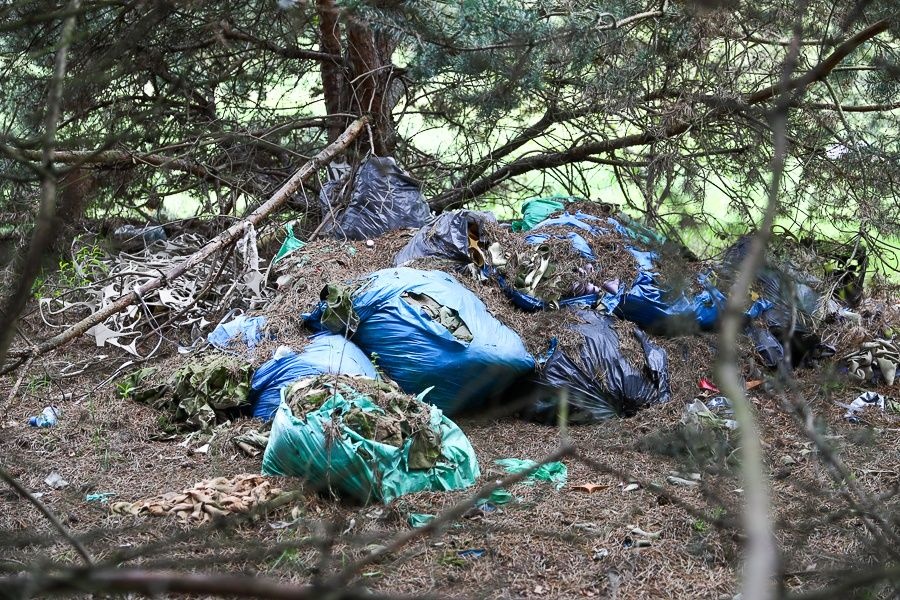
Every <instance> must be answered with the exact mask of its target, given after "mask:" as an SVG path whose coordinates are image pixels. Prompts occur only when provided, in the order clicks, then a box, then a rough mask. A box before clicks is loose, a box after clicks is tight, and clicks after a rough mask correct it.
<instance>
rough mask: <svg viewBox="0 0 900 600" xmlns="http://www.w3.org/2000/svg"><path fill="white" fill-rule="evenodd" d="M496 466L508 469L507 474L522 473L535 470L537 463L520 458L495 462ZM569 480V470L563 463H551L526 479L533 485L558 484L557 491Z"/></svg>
mask: <svg viewBox="0 0 900 600" xmlns="http://www.w3.org/2000/svg"><path fill="white" fill-rule="evenodd" d="M494 463H495V464H497V465H500V466H501V467H503V468H504V469H506V472H507V473H521V472H523V471H527V470H528V469H533V468H534V467H535V465H537V463H536V462H534V461H533V460H528V459H520V458H501V459H500V460H495V461H494ZM568 479H569V469H568V467H566V465H564V464H563V463H561V462H551V463H547V464H545V465H541V466H540V467H539V468H538V469H537V470H536V471H535V472H534V473H532V474H531V475H529V476H528V477H526V478H525V483H529V484H533V483H534V482H535V481H546V482H548V483H553V484H556V489H562V487H563V486H564V485H566V481H567V480H568Z"/></svg>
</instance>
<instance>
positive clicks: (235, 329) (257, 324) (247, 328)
mask: <svg viewBox="0 0 900 600" xmlns="http://www.w3.org/2000/svg"><path fill="white" fill-rule="evenodd" d="M265 328H266V318H265V317H246V316H240V317H235V318H234V319H232V320H230V321H228V322H227V323H219V324H218V325H217V326H216V328H215V329H213V330H212V332H210V334H209V335H208V336H206V340H207V341H208V342H209V343H210V344H212V345H213V346H215V347H216V348H220V349H222V350H227V349H228V347H229V346H230V345H231V343H232V340H234V339H236V338H238V337H240V338H241V339H242V341H243V342H244V343H245V344H247V347H248V348H253V347H254V346H256V344H258V343H259V341H260V340H261V339H262V335H263V333H262V332H263V330H264V329H265Z"/></svg>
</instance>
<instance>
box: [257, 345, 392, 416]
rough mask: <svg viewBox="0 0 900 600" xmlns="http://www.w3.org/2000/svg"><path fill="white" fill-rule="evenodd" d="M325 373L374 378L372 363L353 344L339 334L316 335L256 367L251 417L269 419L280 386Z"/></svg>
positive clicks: (279, 396) (279, 391) (274, 408)
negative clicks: (300, 346) (299, 348)
mask: <svg viewBox="0 0 900 600" xmlns="http://www.w3.org/2000/svg"><path fill="white" fill-rule="evenodd" d="M324 374H331V375H335V374H345V375H363V376H366V377H372V378H376V377H377V374H376V371H375V367H374V366H372V362H371V361H370V360H369V359H368V358H367V357H366V355H365V354H364V353H363V351H362V350H360V349H359V348H358V347H357V346H356V344H354V343H353V342H351V341H349V340H347V339H345V338H344V336H342V335H329V334H319V335H316V336H314V337H313V338H312V340H311V341H310V344H309V345H308V346H306V347H305V348H304V349H303V351H302V352H300V353H296V352H290V353H288V354H286V355H279V356H277V357H275V358H272V359H270V360H268V361H266V362H265V363H263V364H262V365H261V366H260V367H259V368H258V369H257V370H256V372H255V373H254V374H253V380H252V381H251V383H250V402H251V405H252V407H253V416H254V417H256V418H257V419H263V420H265V421H268V420H270V419H271V418H272V415H273V414H274V413H275V411H276V410H277V409H278V404H279V403H280V402H281V390H282V388H284V387H285V386H287V385H290V384H291V383H293V382H295V381H297V380H298V379H302V378H304V377H311V376H315V375H324Z"/></svg>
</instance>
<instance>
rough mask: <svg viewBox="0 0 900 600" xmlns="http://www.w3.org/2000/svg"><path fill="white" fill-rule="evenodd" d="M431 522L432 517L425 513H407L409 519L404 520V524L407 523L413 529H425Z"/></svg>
mask: <svg viewBox="0 0 900 600" xmlns="http://www.w3.org/2000/svg"><path fill="white" fill-rule="evenodd" d="M432 521H434V515H429V514H427V513H409V517H407V518H406V522H407V523H409V526H410V527H412V528H413V529H418V528H419V527H425V526H426V525H428V524H429V523H431V522H432Z"/></svg>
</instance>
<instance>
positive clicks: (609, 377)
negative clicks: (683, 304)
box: [524, 311, 670, 424]
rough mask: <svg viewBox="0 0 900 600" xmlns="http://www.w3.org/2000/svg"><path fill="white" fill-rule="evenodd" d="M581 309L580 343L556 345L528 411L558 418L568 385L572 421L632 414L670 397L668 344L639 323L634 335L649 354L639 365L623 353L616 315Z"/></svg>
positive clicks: (545, 419)
mask: <svg viewBox="0 0 900 600" xmlns="http://www.w3.org/2000/svg"><path fill="white" fill-rule="evenodd" d="M577 315H578V317H579V319H581V320H582V321H583V323H581V324H579V325H575V326H573V327H572V329H573V330H574V331H577V332H578V333H579V334H581V337H582V340H583V341H582V343H581V345H580V346H579V347H578V349H577V351H576V350H571V349H563V348H561V347H560V346H559V345H558V344H553V345H552V348H551V351H550V355H549V357H548V358H547V359H546V361H545V362H544V363H543V364H542V365H541V367H540V369H539V376H538V377H537V379H536V383H537V384H538V391H537V392H536V393H537V397H536V399H535V401H534V402H533V403H532V404H531V406H529V407H527V408H526V409H525V411H524V416H526V417H527V418H529V419H531V420H534V421H538V422H541V423H547V424H554V423H556V421H557V417H558V415H557V410H558V408H559V399H560V392H561V391H562V390H568V407H569V408H568V410H569V422H570V423H594V422H597V421H603V420H606V419H611V418H613V417H619V416H630V415H633V414H634V413H635V412H637V410H638V409H639V408H643V407H646V406H651V405H655V404H662V403H665V402H668V401H669V398H670V395H669V367H668V357H667V356H666V352H665V350H663V349H662V348H660V347H659V346H657V345H656V344H654V343H653V342H651V341H650V339H649V337H648V336H647V334H645V333H644V332H643V331H641V330H640V329H638V328H637V327H635V328H634V330H633V335H634V336H635V337H636V338H637V340H638V341H639V342H640V344H641V348H642V350H643V354H644V364H643V365H642V366H638V367H635V366H633V365H632V364H631V363H629V362H628V361H627V360H626V359H625V357H624V356H623V355H622V351H621V348H620V345H619V337H618V335H617V333H616V330H615V329H613V327H612V323H613V318H612V317H608V316H605V315H599V314H597V313H594V312H588V311H579V312H577ZM575 352H577V355H575V354H574V353H575Z"/></svg>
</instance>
